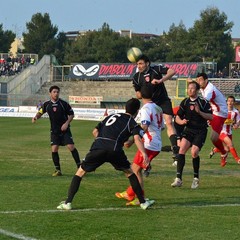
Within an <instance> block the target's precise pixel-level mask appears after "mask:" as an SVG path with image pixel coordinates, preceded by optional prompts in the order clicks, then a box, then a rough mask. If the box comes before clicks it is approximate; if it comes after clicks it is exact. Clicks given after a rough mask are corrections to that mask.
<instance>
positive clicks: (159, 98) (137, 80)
mask: <svg viewBox="0 0 240 240" xmlns="http://www.w3.org/2000/svg"><path fill="white" fill-rule="evenodd" d="M167 71H168V68H167V67H164V66H163V65H156V66H153V67H149V68H148V70H147V71H146V72H142V73H140V72H137V73H136V74H135V75H134V76H133V87H134V89H135V91H141V87H142V86H144V85H147V84H151V81H152V80H153V79H161V78H162V77H163V74H166V73H167ZM166 100H169V97H168V93H167V90H166V87H165V85H164V83H160V84H154V85H153V97H152V101H153V102H155V103H156V104H157V105H159V106H161V102H164V101H166Z"/></svg>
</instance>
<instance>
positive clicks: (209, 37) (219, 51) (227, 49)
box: [189, 7, 234, 70]
mask: <svg viewBox="0 0 240 240" xmlns="http://www.w3.org/2000/svg"><path fill="white" fill-rule="evenodd" d="M200 16H201V19H200V20H197V21H195V23H194V26H193V28H191V29H189V36H190V38H191V42H192V56H195V58H194V59H192V60H195V61H199V58H200V59H202V61H215V62H217V63H218V68H219V69H220V70H222V69H223V68H224V67H225V66H228V64H229V62H232V61H233V56H234V49H233V46H232V42H231V34H230V33H231V28H232V27H233V22H227V16H226V14H225V13H220V12H219V10H218V9H217V8H214V7H213V8H207V9H206V10H204V11H202V12H201V14H200Z"/></svg>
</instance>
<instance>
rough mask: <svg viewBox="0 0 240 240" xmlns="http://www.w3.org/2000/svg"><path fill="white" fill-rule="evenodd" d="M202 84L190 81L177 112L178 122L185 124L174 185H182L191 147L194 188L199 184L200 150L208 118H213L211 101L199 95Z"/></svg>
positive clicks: (205, 134)
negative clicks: (187, 153) (185, 95)
mask: <svg viewBox="0 0 240 240" xmlns="http://www.w3.org/2000/svg"><path fill="white" fill-rule="evenodd" d="M199 89H200V86H199V84H198V83H197V82H190V83H188V88H187V94H188V98H185V99H184V100H183V101H182V102H181V103H180V108H179V110H178V112H177V116H176V122H177V123H178V124H180V125H185V128H184V130H183V132H182V139H181V142H180V149H179V154H178V161H177V174H176V175H177V176H176V178H175V180H174V182H173V183H172V184H171V186H172V187H181V186H182V183H183V181H182V174H183V168H184V166H185V155H186V152H187V151H188V149H189V148H191V155H192V164H193V172H194V173H193V182H192V185H191V188H192V189H195V188H197V187H198V186H199V166H200V157H199V152H200V150H201V148H202V146H203V144H204V142H205V140H206V137H207V129H208V123H207V121H208V120H211V119H212V110H211V106H210V103H209V102H208V101H207V100H205V99H204V98H202V97H199V96H198V92H199Z"/></svg>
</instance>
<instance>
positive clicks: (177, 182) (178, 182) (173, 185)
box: [171, 178, 183, 187]
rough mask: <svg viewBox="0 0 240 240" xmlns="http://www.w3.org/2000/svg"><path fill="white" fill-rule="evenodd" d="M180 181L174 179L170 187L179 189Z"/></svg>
mask: <svg viewBox="0 0 240 240" xmlns="http://www.w3.org/2000/svg"><path fill="white" fill-rule="evenodd" d="M182 183H183V182H182V180H181V179H180V178H175V179H174V182H173V183H172V184H171V186H172V187H181V186H182Z"/></svg>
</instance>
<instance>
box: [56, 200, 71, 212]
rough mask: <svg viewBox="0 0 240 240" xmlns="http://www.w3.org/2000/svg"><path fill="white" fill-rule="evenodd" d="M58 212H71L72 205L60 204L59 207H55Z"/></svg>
mask: <svg viewBox="0 0 240 240" xmlns="http://www.w3.org/2000/svg"><path fill="white" fill-rule="evenodd" d="M57 209H58V210H71V209H72V204H71V203H70V202H69V203H65V201H63V202H61V203H60V205H59V206H57Z"/></svg>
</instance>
